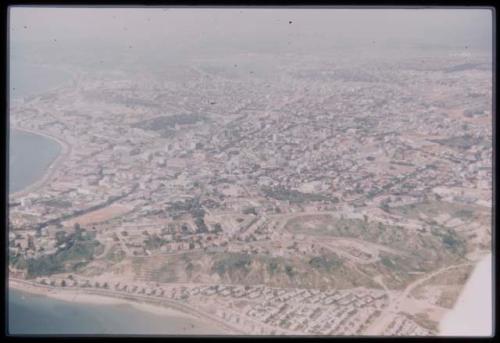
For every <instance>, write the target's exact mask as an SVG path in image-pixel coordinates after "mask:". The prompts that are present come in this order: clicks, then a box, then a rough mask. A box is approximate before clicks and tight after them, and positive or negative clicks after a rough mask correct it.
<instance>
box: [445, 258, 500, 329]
mask: <svg viewBox="0 0 500 343" xmlns="http://www.w3.org/2000/svg"><path fill="white" fill-rule="evenodd" d="M492 263H493V256H492V254H491V253H489V254H488V255H486V256H483V257H482V258H481V259H480V260H479V262H478V263H477V264H476V267H475V268H474V270H473V272H472V274H471V276H470V278H469V279H468V280H467V282H466V283H465V286H464V288H463V290H462V292H461V294H460V296H459V297H458V299H457V301H456V303H455V306H454V307H453V309H451V310H450V311H449V312H448V313H446V314H445V316H444V317H443V319H442V320H441V321H440V323H439V334H438V335H439V336H447V337H454V336H486V337H489V336H491V335H493V334H494V329H493V327H492V323H493V311H492V310H493V308H492V306H493V305H492V304H493V288H492V279H491V277H492V272H493V265H492ZM485 279H488V281H489V282H485Z"/></svg>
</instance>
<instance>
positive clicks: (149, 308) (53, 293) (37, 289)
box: [8, 278, 240, 335]
mask: <svg viewBox="0 0 500 343" xmlns="http://www.w3.org/2000/svg"><path fill="white" fill-rule="evenodd" d="M8 289H9V290H17V291H20V292H24V293H29V294H31V295H36V296H44V297H48V298H52V299H56V300H61V301H65V302H68V303H73V304H87V305H128V306H131V307H132V308H133V309H135V310H139V311H142V312H147V313H150V314H153V315H157V316H160V317H161V316H169V317H175V318H181V319H186V320H189V321H191V322H192V321H194V322H197V323H198V324H202V325H204V326H206V327H207V328H209V327H211V326H213V327H216V328H217V329H218V331H220V333H219V334H215V333H214V335H231V334H235V333H236V334H237V333H240V332H239V330H237V329H234V328H231V327H229V326H228V325H225V324H223V325H221V324H222V323H221V322H220V321H218V320H217V319H212V318H211V317H209V316H208V314H207V316H204V315H203V314H201V313H200V314H198V313H197V314H196V315H194V314H190V313H187V312H184V311H182V310H180V309H176V308H173V307H168V306H162V305H158V304H152V303H149V302H146V301H144V302H141V301H140V300H128V299H123V298H121V297H115V296H111V295H98V294H89V293H83V292H81V290H79V289H75V290H73V289H64V290H63V289H59V288H51V287H50V286H42V285H34V284H32V283H31V282H29V281H24V280H20V279H12V278H9V284H8ZM196 312H197V311H196ZM206 317H207V318H206ZM159 319H160V318H159Z"/></svg>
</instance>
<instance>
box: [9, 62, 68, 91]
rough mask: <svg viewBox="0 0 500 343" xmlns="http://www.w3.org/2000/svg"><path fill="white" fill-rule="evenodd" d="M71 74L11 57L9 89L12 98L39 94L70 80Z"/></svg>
mask: <svg viewBox="0 0 500 343" xmlns="http://www.w3.org/2000/svg"><path fill="white" fill-rule="evenodd" d="M71 78H72V76H71V74H69V73H68V72H65V71H63V70H61V69H58V68H51V67H49V66H40V65H36V64H33V63H28V62H24V61H22V60H20V59H16V58H11V60H10V68H9V86H10V87H9V91H10V96H11V98H12V99H19V98H23V97H27V96H32V95H37V94H41V93H43V92H46V91H49V90H50V89H52V88H55V87H58V86H60V85H62V84H63V83H64V82H68V81H70V80H71Z"/></svg>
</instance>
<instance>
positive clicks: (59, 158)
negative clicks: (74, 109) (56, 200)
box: [9, 126, 71, 199]
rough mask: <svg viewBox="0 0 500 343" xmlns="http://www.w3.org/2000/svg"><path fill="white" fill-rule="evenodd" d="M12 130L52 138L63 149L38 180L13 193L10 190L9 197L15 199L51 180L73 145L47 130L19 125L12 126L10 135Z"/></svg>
mask: <svg viewBox="0 0 500 343" xmlns="http://www.w3.org/2000/svg"><path fill="white" fill-rule="evenodd" d="M12 130H17V131H22V132H26V133H31V134H34V135H38V136H42V137H44V138H46V139H50V140H52V141H54V142H56V143H57V144H58V145H59V146H60V147H61V151H60V152H59V154H58V155H57V157H56V158H55V159H54V160H53V161H52V162H51V163H50V164H49V165H48V166H47V168H46V170H44V172H43V175H42V176H41V177H40V178H39V179H38V180H36V181H35V182H33V183H32V184H30V185H28V186H26V187H24V188H23V189H21V190H19V191H17V192H13V193H10V192H9V198H11V199H15V198H18V197H22V196H25V195H27V194H28V193H30V192H33V191H35V190H37V189H39V188H41V187H43V186H44V185H45V184H47V183H48V182H50V180H51V179H52V177H53V176H54V173H55V171H56V170H57V168H58V167H59V166H60V165H61V164H62V163H63V162H64V161H65V160H66V159H67V158H68V157H69V154H70V153H71V145H70V144H69V143H67V142H65V141H63V140H62V139H61V138H58V137H54V136H51V135H50V134H47V133H45V132H41V131H35V130H32V129H26V128H22V127H18V126H10V128H9V135H10V131H12Z"/></svg>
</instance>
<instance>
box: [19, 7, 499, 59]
mask: <svg viewBox="0 0 500 343" xmlns="http://www.w3.org/2000/svg"><path fill="white" fill-rule="evenodd" d="M10 14H11V17H10V28H11V42H12V46H15V45H16V44H18V45H20V44H25V45H26V44H27V45H29V44H32V43H36V44H38V45H41V46H42V47H43V46H45V48H47V49H51V50H53V51H57V50H58V49H59V50H60V51H64V49H66V50H67V51H70V50H72V49H73V50H74V49H75V47H74V46H75V44H77V45H78V46H79V47H80V48H82V47H86V48H88V49H89V52H93V53H96V54H97V53H104V52H106V51H108V52H111V51H113V49H119V48H121V49H123V48H124V47H128V48H132V49H136V50H135V51H137V50H139V48H141V49H142V50H143V51H144V50H147V49H150V51H158V50H168V51H170V52H171V53H172V54H175V52H178V51H181V50H186V51H190V52H194V53H196V52H201V51H208V50H210V49H216V50H217V49H219V50H220V49H222V50H225V51H230V52H234V51H236V52H237V51H241V52H248V51H256V52H262V51H267V52H272V51H273V49H276V51H284V50H285V51H299V52H300V51H308V52H314V51H316V50H321V49H328V48H331V47H335V46H344V45H350V46H354V47H357V46H363V45H367V44H369V43H370V44H378V46H379V47H381V46H382V47H383V46H387V45H392V46H402V45H415V44H426V45H431V46H441V47H463V46H468V48H470V49H475V48H480V49H484V48H486V49H490V45H491V39H492V38H491V37H492V36H491V34H492V13H491V11H490V10H488V9H432V10H429V9H262V8H260V9H259V8H253V9H248V8H211V9H208V8H207V9H203V8H197V9H192V8H169V9H161V8H74V7H73V8H55V7H44V8H41V7H38V8H37V7H14V8H11V12H10ZM290 21H291V22H292V23H291V24H290V23H289V22H290ZM65 44H67V45H66V46H65ZM67 51H66V52H67Z"/></svg>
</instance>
